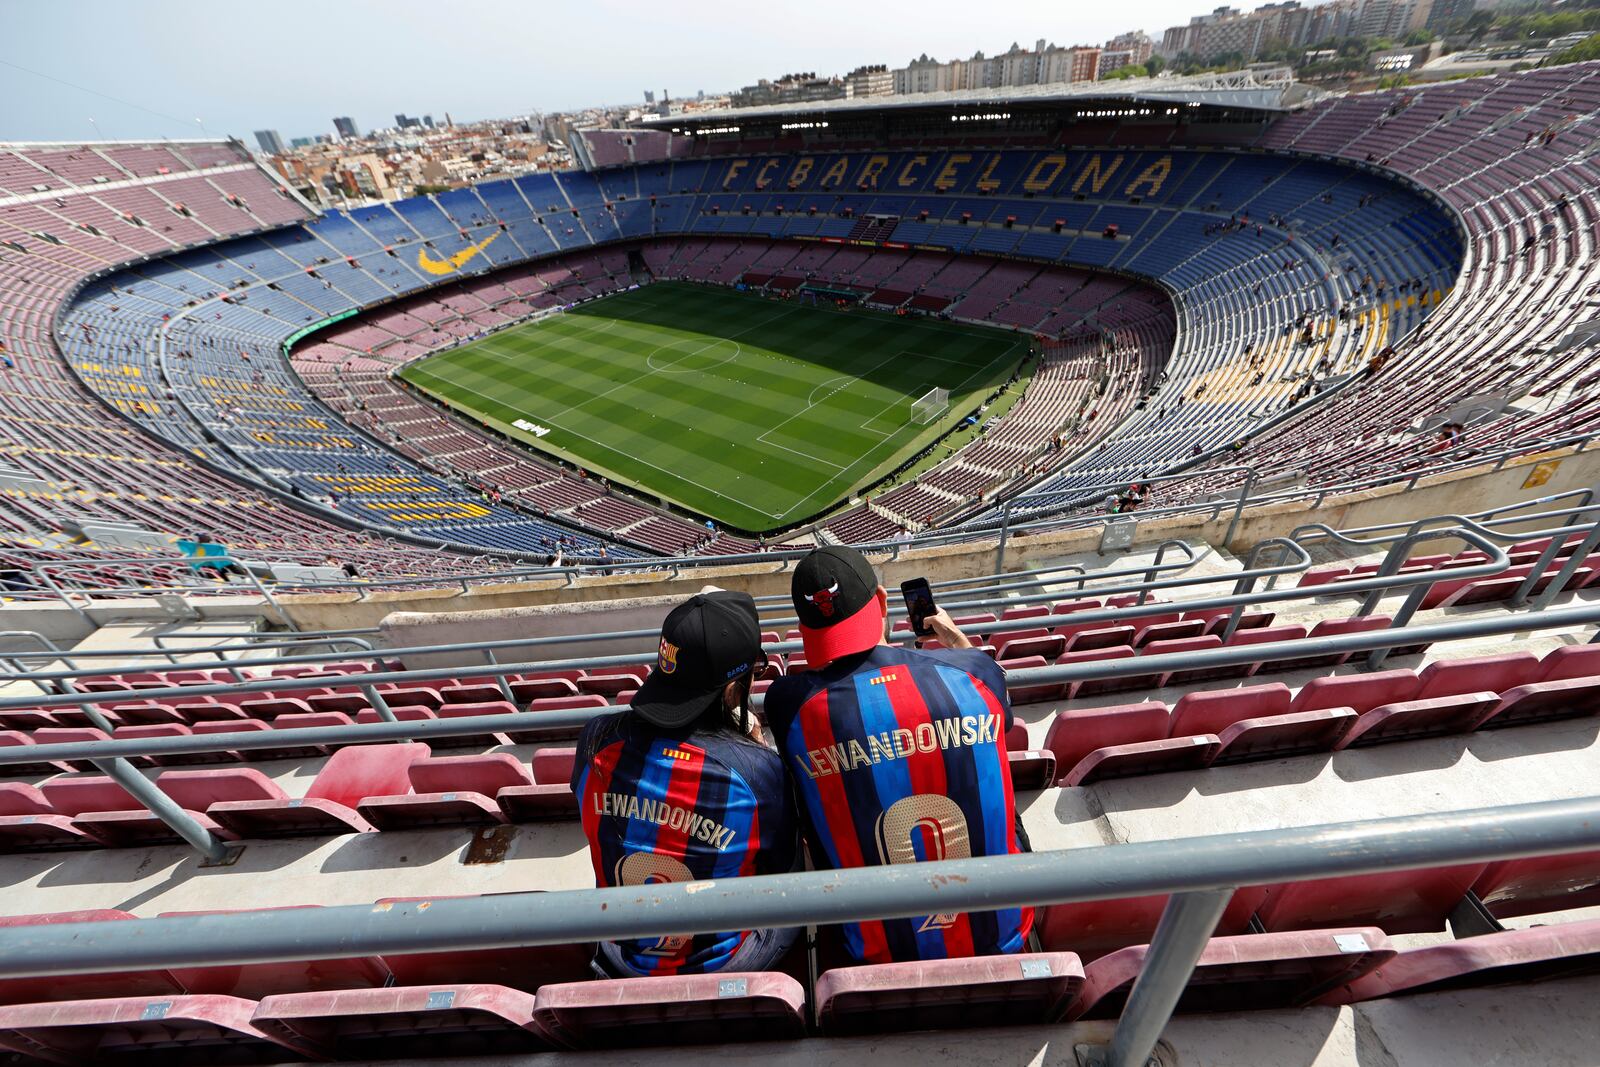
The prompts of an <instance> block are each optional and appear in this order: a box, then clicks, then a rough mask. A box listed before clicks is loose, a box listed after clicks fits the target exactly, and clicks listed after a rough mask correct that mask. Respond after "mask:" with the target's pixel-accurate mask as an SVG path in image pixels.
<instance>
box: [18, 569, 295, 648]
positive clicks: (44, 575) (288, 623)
mask: <svg viewBox="0 0 1600 1067" xmlns="http://www.w3.org/2000/svg"><path fill="white" fill-rule="evenodd" d="M193 558H195V557H191V556H176V557H156V558H152V557H150V556H137V557H134V558H132V559H101V558H98V557H96V558H95V560H94V562H93V564H88V563H85V562H84V561H83V560H43V561H41V562H39V563H35V564H33V565H32V566H31V567H30V568H29V569H30V570H31V571H33V573H34V574H36V575H38V576H39V578H40V579H41V580H42V581H43V582H44V584H45V585H46V586H47V587H48V588H49V589H50V590H51V591H52V592H54V593H55V594H56V596H58V597H60V598H61V602H62V603H63V604H65V605H66V606H67V607H69V608H71V609H72V611H73V613H74V614H76V615H77V616H78V617H79V618H81V619H83V620H85V621H92V620H90V619H89V614H88V609H87V608H80V607H79V606H78V605H77V604H75V603H73V602H72V598H71V597H70V596H69V595H68V593H69V590H68V589H63V588H62V587H61V586H60V585H59V584H58V583H57V582H56V580H55V578H53V577H52V576H51V575H50V573H49V572H50V570H51V569H62V568H66V569H83V568H86V567H88V566H91V565H92V566H97V567H106V566H116V567H130V568H131V567H138V568H142V569H145V570H151V571H154V570H165V569H168V568H171V567H177V566H188V565H189V561H190V560H191V559H193ZM203 558H204V559H206V560H207V561H208V562H209V563H213V564H217V563H220V564H233V565H235V566H237V567H238V568H239V569H240V570H241V571H243V572H244V575H245V577H246V578H248V579H249V581H250V585H253V586H254V587H255V590H256V592H258V593H260V594H261V596H262V598H263V599H265V600H266V602H267V604H268V605H270V606H271V608H272V610H273V612H274V613H275V614H276V615H277V616H278V620H279V621H280V622H281V623H283V625H284V626H285V627H286V628H288V629H289V630H293V629H295V624H294V620H293V619H291V618H290V617H289V614H288V612H286V611H284V610H283V608H282V607H281V606H279V604H278V601H277V599H276V598H274V597H273V595H272V591H271V590H269V589H268V588H267V587H266V586H265V585H263V584H262V583H261V579H260V578H259V577H258V576H257V575H256V573H255V572H254V571H252V570H251V569H250V568H249V567H247V566H246V565H245V563H244V562H243V561H241V560H237V559H235V558H233V556H231V555H222V556H206V557H203ZM193 591H195V587H194V586H190V585H188V584H186V583H181V582H174V583H172V584H171V585H170V586H167V587H165V588H160V587H155V586H150V587H142V586H135V587H132V588H127V587H124V588H121V589H109V590H108V589H91V590H87V591H83V590H79V589H78V588H77V587H73V588H72V589H71V590H70V592H75V593H80V595H82V596H83V598H84V600H86V601H88V600H90V597H89V596H88V593H91V592H92V593H97V594H100V595H102V596H103V595H105V594H106V593H108V592H116V593H134V594H135V595H138V596H160V595H162V594H164V593H175V592H176V593H183V592H193ZM93 606H94V605H93V604H92V602H91V603H90V604H89V605H88V607H93Z"/></svg>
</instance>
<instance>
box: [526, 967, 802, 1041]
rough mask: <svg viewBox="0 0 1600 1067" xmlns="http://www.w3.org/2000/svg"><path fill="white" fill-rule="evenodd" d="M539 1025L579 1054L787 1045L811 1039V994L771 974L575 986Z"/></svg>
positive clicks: (544, 1009)
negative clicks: (750, 1043) (808, 1022)
mask: <svg viewBox="0 0 1600 1067" xmlns="http://www.w3.org/2000/svg"><path fill="white" fill-rule="evenodd" d="M534 1020H535V1022H537V1023H538V1024H539V1025H540V1026H542V1027H543V1028H544V1030H545V1032H546V1033H548V1034H549V1035H550V1036H551V1037H553V1038H555V1039H556V1040H557V1041H559V1042H560V1043H561V1044H563V1045H566V1046H568V1047H570V1048H576V1049H599V1048H635V1047H639V1046H643V1045H662V1046H666V1047H676V1046H679V1045H701V1044H719V1045H720V1044H726V1043H735V1042H740V1041H783V1040H789V1039H793V1038H797V1037H800V1036H802V1035H803V1034H804V1033H805V990H804V989H803V988H801V986H800V983H799V982H796V981H795V980H794V979H793V978H790V977H789V976H788V975H786V974H777V973H774V972H771V971H762V972H735V973H726V974H693V975H672V976H663V977H653V978H623V979H611V980H604V981H595V982H568V983H562V984H559V985H547V986H544V987H543V988H541V989H540V990H539V1002H538V1004H537V1005H536V1006H535V1008H534Z"/></svg>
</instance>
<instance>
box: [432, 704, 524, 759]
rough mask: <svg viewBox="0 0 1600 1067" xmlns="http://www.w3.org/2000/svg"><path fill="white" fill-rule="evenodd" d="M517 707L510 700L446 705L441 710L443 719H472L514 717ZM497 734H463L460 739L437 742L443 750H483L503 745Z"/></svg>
mask: <svg viewBox="0 0 1600 1067" xmlns="http://www.w3.org/2000/svg"><path fill="white" fill-rule="evenodd" d="M516 711H517V707H516V705H515V704H512V703H511V702H510V701H508V700H490V701H485V702H484V703H481V704H445V705H442V706H441V707H440V708H439V711H438V715H439V718H441V719H471V718H477V717H479V716H484V715H514V714H516ZM501 743H502V742H501V735H500V734H497V733H488V732H485V733H481V734H462V735H461V736H459V737H441V738H438V739H437V740H436V741H435V744H437V745H438V746H439V747H441V748H461V747H466V748H483V747H485V746H488V745H498V744H501Z"/></svg>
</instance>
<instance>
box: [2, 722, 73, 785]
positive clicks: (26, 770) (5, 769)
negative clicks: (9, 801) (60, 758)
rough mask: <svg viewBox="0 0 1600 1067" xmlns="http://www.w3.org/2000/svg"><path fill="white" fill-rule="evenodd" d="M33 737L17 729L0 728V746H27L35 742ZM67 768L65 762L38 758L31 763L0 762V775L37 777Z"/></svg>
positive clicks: (56, 772)
mask: <svg viewBox="0 0 1600 1067" xmlns="http://www.w3.org/2000/svg"><path fill="white" fill-rule="evenodd" d="M36 743H37V742H35V741H34V739H33V738H31V737H29V736H28V735H26V734H24V733H21V732H19V731H17V730H0V748H15V747H27V746H32V745H34V744H36ZM66 769H67V765H66V764H65V763H56V762H53V761H51V762H47V761H44V760H40V761H38V762H33V763H0V775H4V776H6V777H8V778H11V777H16V778H38V777H40V776H41V775H46V774H58V773H60V772H62V771H65V770H66Z"/></svg>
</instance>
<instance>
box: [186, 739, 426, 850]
mask: <svg viewBox="0 0 1600 1067" xmlns="http://www.w3.org/2000/svg"><path fill="white" fill-rule="evenodd" d="M428 754H429V753H428V746H427V745H424V744H421V743H420V742H408V743H404V744H397V745H352V746H350V747H347V748H341V749H340V750H339V751H337V752H335V753H334V754H333V755H332V756H330V757H328V762H327V763H325V764H323V765H322V770H321V771H319V772H318V773H317V776H316V778H315V779H313V780H312V782H311V788H310V789H308V790H307V791H306V795H305V797H304V799H297V800H246V801H231V802H224V803H219V804H213V805H212V806H211V808H210V809H209V810H208V811H207V814H209V815H210V816H211V817H212V818H213V819H215V820H216V821H217V822H218V823H220V824H221V825H222V826H225V827H227V828H228V829H229V830H231V831H233V832H234V833H235V834H237V835H238V836H239V837H286V836H295V835H301V834H351V833H362V832H365V831H368V830H371V829H372V828H373V827H372V824H371V823H369V822H367V820H365V819H363V818H362V817H361V816H360V815H359V814H357V813H356V811H355V806H356V805H357V804H359V803H361V801H362V800H364V799H366V798H367V797H372V796H399V795H404V794H406V793H409V792H411V780H410V769H411V765H412V764H413V763H415V762H416V761H417V760H419V759H426V758H427V757H428Z"/></svg>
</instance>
